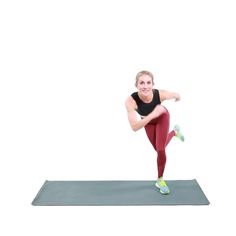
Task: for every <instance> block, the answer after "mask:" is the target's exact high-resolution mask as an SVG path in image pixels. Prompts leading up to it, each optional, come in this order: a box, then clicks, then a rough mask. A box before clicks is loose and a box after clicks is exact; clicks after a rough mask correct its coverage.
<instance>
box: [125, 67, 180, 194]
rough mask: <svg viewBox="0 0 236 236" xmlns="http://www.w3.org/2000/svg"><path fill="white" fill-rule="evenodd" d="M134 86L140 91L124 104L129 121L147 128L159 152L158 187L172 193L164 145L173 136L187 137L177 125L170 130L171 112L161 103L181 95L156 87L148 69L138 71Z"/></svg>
mask: <svg viewBox="0 0 236 236" xmlns="http://www.w3.org/2000/svg"><path fill="white" fill-rule="evenodd" d="M135 86H136V87H137V89H138V91H137V92H135V93H133V94H131V96H129V97H128V98H127V100H126V103H125V105H126V109H127V113H128V120H129V123H130V126H131V128H132V129H133V130H134V131H138V130H139V129H141V128H143V127H144V128H145V131H146V134H147V136H148V138H149V140H150V142H151V144H152V145H153V147H154V149H155V150H156V152H157V167H158V178H157V182H156V187H158V188H159V190H160V192H161V193H162V194H169V193H170V190H169V188H168V186H167V184H166V182H165V181H164V180H163V173H164V169H165V164H166V153H165V148H166V146H167V144H168V143H169V142H170V140H171V139H172V138H173V137H174V136H175V137H178V138H179V139H180V140H181V141H184V136H183V135H182V134H181V132H180V128H179V126H177V125H176V126H175V127H174V129H173V130H172V131H171V132H169V122H170V115H169V112H168V110H167V109H166V108H165V107H164V106H162V105H161V103H162V102H163V101H165V100H169V99H175V101H179V100H180V95H179V94H178V93H173V92H169V91H166V90H157V89H153V86H154V79H153V75H152V73H151V72H149V71H141V72H139V73H138V74H137V76H136V83H135ZM136 112H138V113H139V115H140V116H141V119H139V120H138V119H137V116H136Z"/></svg>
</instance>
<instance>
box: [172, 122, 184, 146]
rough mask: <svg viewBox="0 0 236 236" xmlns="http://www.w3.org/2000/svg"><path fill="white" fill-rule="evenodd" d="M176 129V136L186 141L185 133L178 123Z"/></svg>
mask: <svg viewBox="0 0 236 236" xmlns="http://www.w3.org/2000/svg"><path fill="white" fill-rule="evenodd" d="M174 131H175V137H177V138H179V139H180V140H181V141H182V142H184V135H183V134H182V133H181V131H180V127H179V126H178V125H175V127H174Z"/></svg>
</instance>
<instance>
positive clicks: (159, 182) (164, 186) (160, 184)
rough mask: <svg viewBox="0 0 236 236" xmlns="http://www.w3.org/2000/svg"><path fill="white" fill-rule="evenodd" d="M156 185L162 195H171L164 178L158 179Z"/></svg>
mask: <svg viewBox="0 0 236 236" xmlns="http://www.w3.org/2000/svg"><path fill="white" fill-rule="evenodd" d="M155 185H156V187H157V188H159V190H160V193H162V194H169V193H170V189H169V187H168V186H167V184H166V182H165V181H164V180H163V178H162V177H161V178H158V179H157V182H156V184H155Z"/></svg>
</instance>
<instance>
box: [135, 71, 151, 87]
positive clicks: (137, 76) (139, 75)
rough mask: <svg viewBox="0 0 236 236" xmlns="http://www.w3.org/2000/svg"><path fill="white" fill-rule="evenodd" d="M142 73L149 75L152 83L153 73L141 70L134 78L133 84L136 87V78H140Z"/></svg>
mask: <svg viewBox="0 0 236 236" xmlns="http://www.w3.org/2000/svg"><path fill="white" fill-rule="evenodd" d="M142 75H148V76H150V77H151V79H152V83H153V84H154V77H153V74H152V73H151V72H150V71H147V70H142V71H140V72H138V74H137V75H136V80H135V86H136V87H137V84H138V80H139V78H140V77H141V76H142Z"/></svg>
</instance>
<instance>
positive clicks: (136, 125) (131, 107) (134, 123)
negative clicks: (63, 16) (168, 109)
mask: <svg viewBox="0 0 236 236" xmlns="http://www.w3.org/2000/svg"><path fill="white" fill-rule="evenodd" d="M125 106H126V109H127V115H128V120H129V123H130V126H131V128H132V130H133V131H138V130H139V129H141V128H143V127H144V126H145V125H147V124H148V123H149V122H150V121H151V120H152V119H154V118H156V117H158V116H160V115H161V114H162V113H163V112H165V108H164V107H163V106H161V105H157V106H156V107H155V109H154V110H153V111H152V112H151V113H150V114H149V115H147V116H145V117H144V118H143V119H141V120H137V115H136V111H135V110H136V108H137V104H136V102H135V101H134V99H133V98H132V97H128V99H127V100H126V102H125Z"/></svg>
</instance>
